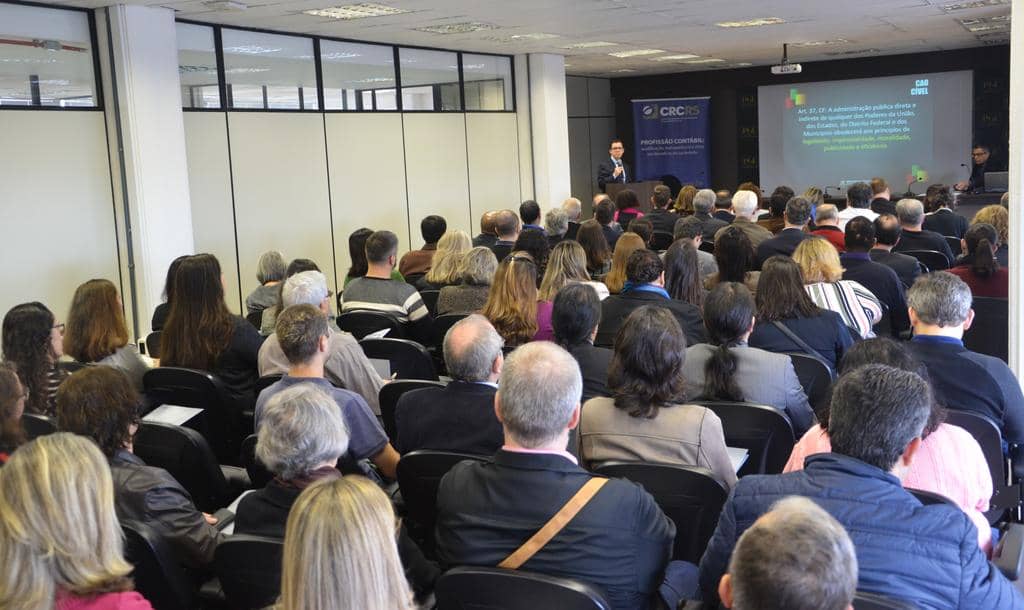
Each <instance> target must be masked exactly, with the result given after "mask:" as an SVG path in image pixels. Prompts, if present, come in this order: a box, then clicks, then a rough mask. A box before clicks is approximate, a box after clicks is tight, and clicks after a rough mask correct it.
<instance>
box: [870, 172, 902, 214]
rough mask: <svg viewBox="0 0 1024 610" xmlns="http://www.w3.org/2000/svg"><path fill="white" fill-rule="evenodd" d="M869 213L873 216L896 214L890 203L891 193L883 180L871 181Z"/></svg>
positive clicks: (887, 184) (875, 179)
mask: <svg viewBox="0 0 1024 610" xmlns="http://www.w3.org/2000/svg"><path fill="white" fill-rule="evenodd" d="M871 211H872V212H874V213H875V214H895V213H896V205H895V204H894V203H893V202H892V193H891V191H890V190H889V183H888V182H886V180H885V178H879V177H875V178H872V179H871Z"/></svg>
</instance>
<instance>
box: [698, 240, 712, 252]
mask: <svg viewBox="0 0 1024 610" xmlns="http://www.w3.org/2000/svg"><path fill="white" fill-rule="evenodd" d="M698 248H699V249H701V250H703V251H705V252H709V253H711V254H714V253H715V242H713V241H708V240H706V239H702V240H701V242H700V246H698Z"/></svg>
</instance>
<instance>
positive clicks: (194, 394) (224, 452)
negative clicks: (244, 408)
mask: <svg viewBox="0 0 1024 610" xmlns="http://www.w3.org/2000/svg"><path fill="white" fill-rule="evenodd" d="M142 385H143V386H144V387H145V390H146V395H147V396H148V397H149V398H150V399H151V400H152V401H153V402H154V403H155V404H171V405H181V406H183V407H193V408H196V409H203V410H204V411H203V414H204V415H205V417H204V418H203V420H204V421H203V425H202V426H201V428H203V429H202V430H200V432H201V433H202V434H203V436H204V437H206V441H207V442H208V443H209V444H210V448H211V449H213V452H214V454H215V455H216V456H217V460H218V461H219V462H220V463H222V464H225V463H236V461H237V460H238V447H239V444H240V443H241V440H242V439H243V438H245V437H246V436H247V435H248V434H251V433H252V430H251V429H249V430H246V429H245V428H244V426H243V425H242V414H241V413H240V412H236V408H235V407H234V406H233V401H232V400H231V398H230V396H229V395H228V392H227V389H226V388H225V387H224V384H223V383H222V382H221V381H220V380H219V379H217V378H216V377H215V376H213V375H211V374H210V373H207V372H206V371H197V370H194V369H184V368H177V367H169V366H162V367H159V368H155V369H151V370H149V371H146V374H145V375H143V376H142ZM250 428H251V426H250Z"/></svg>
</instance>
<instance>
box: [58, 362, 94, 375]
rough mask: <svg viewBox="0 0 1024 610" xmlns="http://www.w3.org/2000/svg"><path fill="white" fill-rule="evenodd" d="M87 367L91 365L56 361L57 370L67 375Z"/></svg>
mask: <svg viewBox="0 0 1024 610" xmlns="http://www.w3.org/2000/svg"><path fill="white" fill-rule="evenodd" d="M87 366H91V365H89V364H85V363H84V362H77V361H75V360H59V361H57V368H59V369H60V370H62V371H64V372H65V373H68V374H69V375H72V374H74V373H77V372H78V371H80V370H82V369H84V368H85V367H87Z"/></svg>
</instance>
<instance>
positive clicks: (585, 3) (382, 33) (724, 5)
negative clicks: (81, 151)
mask: <svg viewBox="0 0 1024 610" xmlns="http://www.w3.org/2000/svg"><path fill="white" fill-rule="evenodd" d="M124 1H125V2H126V3H127V4H144V5H152V6H165V7H169V8H173V9H174V10H175V11H177V15H178V17H179V18H181V19H192V20H197V21H204V22H211V23H220V24H225V25H237V26H245V27H253V28H263V29H268V30H280V31H285V32H296V33H303V34H317V35H322V36H333V37H339V38H350V39H355V40H366V41H373V42H386V43H395V44H409V45H420V46H428V47H439V48H448V49H459V50H464V51H481V52H491V53H508V54H515V53H558V54H563V55H566V56H567V57H566V63H567V64H568V66H567V69H566V70H567V72H568V73H569V74H576V75H593V76H611V77H615V76H633V75H639V74H657V73H671V72H681V71H687V70H709V69H716V68H729V67H737V64H743V65H745V64H752V65H769V64H774V63H777V62H778V60H779V58H780V56H781V47H782V43H783V42H788V43H791V44H792V43H802V42H803V43H806V42H814V41H823V40H831V41H835V40H836V39H843V41H841V42H837V43H833V44H827V45H819V46H810V47H791V48H790V59H791V60H793V61H803V62H809V61H815V60H826V59H836V58H837V57H863V56H867V55H892V54H898V53H920V52H932V51H940V50H948V49H958V48H965V47H976V46H981V45H984V44H1005V43H1006V41H1007V40H1008V37H1009V29H1008V28H1007V29H1005V30H1003V31H995V32H990V33H986V34H983V35H980V36H979V35H976V34H972V33H971V32H968V31H967V29H966V28H965V27H964V26H962V25H961V24H960V23H958V22H957V19H967V18H978V17H982V18H988V17H995V16H1000V15H1008V14H1009V12H1010V7H1009V4H1002V5H996V6H985V7H981V8H972V9H965V10H958V11H955V12H945V11H943V10H942V9H941V8H940V7H941V6H943V5H948V4H953V3H960V2H964V1H965V0H854V1H850V0H675V1H672V0H515V1H513V0H379V3H381V4H385V5H389V6H393V7H396V8H401V9H405V10H408V11H411V12H409V13H406V14H401V15H393V16H385V17H373V18H368V19H360V20H355V21H338V20H334V19H329V18H324V17H313V16H310V15H305V14H303V13H302V11H304V10H309V9H317V8H325V7H330V6H339V5H345V4H354V3H356V2H357V0H280V1H275V0H242V1H244V2H245V3H246V4H248V5H249V8H248V9H247V10H245V11H241V12H238V11H219V10H213V9H211V8H210V7H209V6H207V5H206V4H205V3H204V1H203V0H124ZM53 4H61V5H68V6H78V7H88V8H96V7H101V6H104V5H108V4H110V0H56V1H54V2H53ZM756 17H779V18H782V19H784V20H785V21H786V23H783V24H778V25H768V26H761V27H755V28H728V29H727V28H721V27H717V26H715V25H714V24H715V23H718V22H723V21H739V20H747V19H752V18H756ZM464 22H482V23H487V24H491V25H493V26H495V28H494V29H489V30H483V31H476V32H469V33H462V34H433V33H427V32H420V31H415V30H414V28H419V27H424V26H433V25H444V24H456V23H464ZM538 33H540V34H552V35H556V36H557V38H548V39H544V40H528V39H527V40H524V39H518V40H516V39H510V37H511V36H514V35H523V34H538ZM589 41H606V42H613V43H617V44H616V46H614V47H603V48H596V49H584V50H569V49H565V48H564V47H566V46H568V45H571V44H575V43H581V42H589ZM632 49H660V50H662V51H664V53H662V54H661V55H673V54H676V55H678V54H684V53H686V54H693V55H699V56H700V57H702V58H715V59H721V60H724V61H722V62H717V63H703V64H686V63H681V61H663V62H657V61H652V58H656V57H658V55H651V56H648V57H634V58H630V59H620V58H616V57H611V56H609V55H608V53H609V52H614V51H626V50H632ZM837 54H838V55H837Z"/></svg>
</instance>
